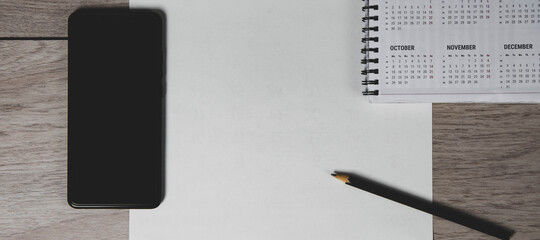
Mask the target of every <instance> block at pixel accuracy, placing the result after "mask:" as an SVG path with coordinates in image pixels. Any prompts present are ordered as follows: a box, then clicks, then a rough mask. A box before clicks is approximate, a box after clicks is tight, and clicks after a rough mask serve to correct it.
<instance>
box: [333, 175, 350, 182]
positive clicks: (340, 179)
mask: <svg viewBox="0 0 540 240" xmlns="http://www.w3.org/2000/svg"><path fill="white" fill-rule="evenodd" d="M332 176H334V177H335V178H337V179H338V180H339V181H342V182H344V183H349V176H348V175H345V174H342V173H332Z"/></svg>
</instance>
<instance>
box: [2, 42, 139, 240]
mask: <svg viewBox="0 0 540 240" xmlns="http://www.w3.org/2000/svg"><path fill="white" fill-rule="evenodd" d="M66 159H67V41H0V182H1V183H2V184H1V185H0V203H1V204H0V239H2V240H3V239H6V240H7V239H128V224H129V223H128V221H129V220H128V218H129V215H128V214H129V213H128V210H76V209H72V208H71V207H69V206H68V204H67V202H66V188H67V186H66V184H67V180H66V179H67V171H66V170H67V169H66V168H67V165H66V163H67V160H66Z"/></svg>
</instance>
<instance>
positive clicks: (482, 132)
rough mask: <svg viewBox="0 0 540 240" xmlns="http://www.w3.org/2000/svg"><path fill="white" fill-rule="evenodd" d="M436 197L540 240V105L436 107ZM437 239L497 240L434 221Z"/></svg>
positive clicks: (434, 185) (434, 191)
mask: <svg viewBox="0 0 540 240" xmlns="http://www.w3.org/2000/svg"><path fill="white" fill-rule="evenodd" d="M433 198H434V200H436V201H440V202H443V203H446V204H448V205H451V206H453V207H456V208H459V209H462V210H465V211H467V212H470V213H472V214H474V215H477V216H480V217H485V218H487V219H489V220H492V221H494V222H497V223H500V224H503V225H505V226H507V227H510V228H512V229H514V230H515V231H516V235H515V237H514V238H512V239H540V105H538V104H537V105H532V104H531V105H527V104H433ZM434 236H435V239H475V240H476V239H493V238H490V237H489V236H487V235H483V234H481V233H478V232H475V231H473V230H470V229H467V228H465V227H461V226H459V225H457V224H454V223H451V222H448V221H446V220H442V219H440V218H434Z"/></svg>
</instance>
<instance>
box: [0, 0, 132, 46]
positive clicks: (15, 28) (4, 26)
mask: <svg viewBox="0 0 540 240" xmlns="http://www.w3.org/2000/svg"><path fill="white" fill-rule="evenodd" d="M97 6H100V7H104V6H107V7H127V6H128V0H39V1H36V0H0V37H67V24H68V22H67V19H68V17H69V15H70V14H71V13H72V12H73V11H75V10H76V9H78V8H80V7H97Z"/></svg>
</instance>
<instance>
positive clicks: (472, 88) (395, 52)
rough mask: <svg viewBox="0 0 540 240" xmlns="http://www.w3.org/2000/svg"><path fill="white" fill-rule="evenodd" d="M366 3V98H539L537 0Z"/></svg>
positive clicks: (539, 20) (539, 8)
mask: <svg viewBox="0 0 540 240" xmlns="http://www.w3.org/2000/svg"><path fill="white" fill-rule="evenodd" d="M369 5H370V6H371V7H369V8H367V9H365V10H367V11H368V13H367V14H368V15H369V17H371V18H369V21H368V22H369V23H368V24H369V26H367V28H365V30H366V33H367V37H369V41H368V42H367V44H366V51H365V53H366V59H369V61H367V62H366V70H367V71H366V74H367V75H368V76H367V78H368V79H369V80H370V81H375V80H377V82H376V83H373V82H371V83H372V84H370V85H368V88H369V90H370V91H371V92H372V93H374V92H376V94H378V95H375V94H373V96H370V97H369V98H370V101H372V102H540V0H515V1H506V0H409V1H400V0H380V1H376V0H371V1H370V2H369ZM375 16H377V17H376V18H375Z"/></svg>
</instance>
